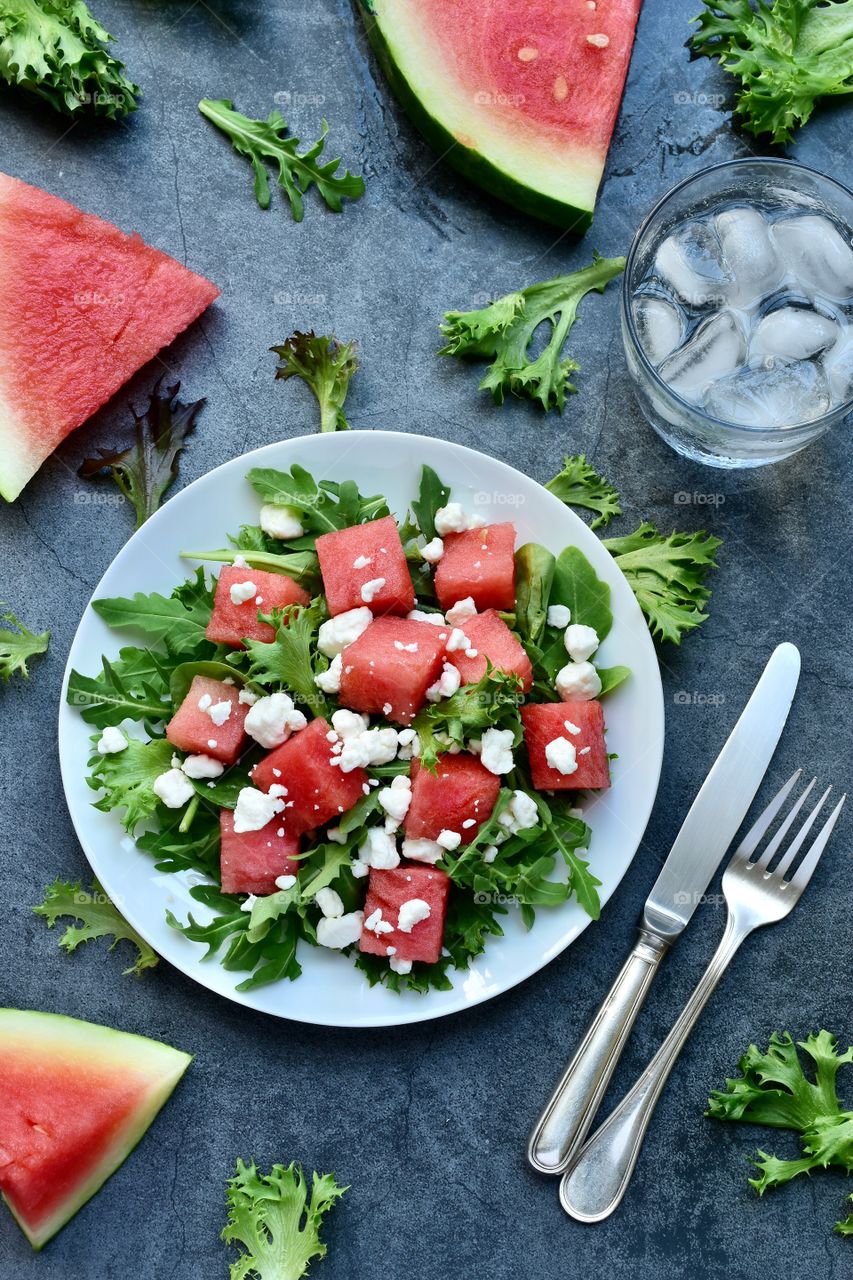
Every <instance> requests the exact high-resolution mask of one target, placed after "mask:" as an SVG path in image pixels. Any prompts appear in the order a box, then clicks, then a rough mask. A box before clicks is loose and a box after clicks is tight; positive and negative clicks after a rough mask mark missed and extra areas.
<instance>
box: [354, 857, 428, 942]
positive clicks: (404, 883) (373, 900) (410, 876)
mask: <svg viewBox="0 0 853 1280" xmlns="http://www.w3.org/2000/svg"><path fill="white" fill-rule="evenodd" d="M449 892H450V878H449V876H448V875H447V874H446V873H445V872H444V871H439V869H438V868H437V867H425V866H419V865H416V864H410V863H402V864H401V865H400V866H399V867H395V868H394V869H393V871H377V870H376V868H371V871H370V879H369V880H368V882H367V898H366V899H365V903H364V918H365V920H369V919H370V917H371V915H372V914H373V912H374V911H376V910H377V909H378V910H381V912H382V919H383V920H386V921H387V922H388V924H391V925H394V929H393V930H392V932H391V933H383V934H381V935H380V936H379V937H377V935H376V934H375V933H374V932H373V931H372V930H371V929H364V930H363V931H362V934H361V941H360V943H359V947H360V949H361V950H362V951H366V952H368V953H369V954H370V955H374V956H387V955H388V948H389V947H394V948H396V951H395V952H392V953H391V954H392V955H395V958H396V959H397V960H423V961H425V962H426V963H427V964H435V962H436V960H438V958H439V956H440V955H441V944H442V942H443V940H444V920H445V917H446V915H447V895H448V893H449ZM412 898H420V899H421V900H422V901H423V902H425V903H426V904H427V906H428V907H429V909H430V914H429V916H428V917H427V919H426V920H421V921H419V922H418V924H416V925H413V926H412V931H411V933H403V932H402V931H401V930H400V929H398V928H397V927H396V926H397V921H398V918H399V914H400V908H401V907H402V905H403V903H404V902H408V901H410V899H412Z"/></svg>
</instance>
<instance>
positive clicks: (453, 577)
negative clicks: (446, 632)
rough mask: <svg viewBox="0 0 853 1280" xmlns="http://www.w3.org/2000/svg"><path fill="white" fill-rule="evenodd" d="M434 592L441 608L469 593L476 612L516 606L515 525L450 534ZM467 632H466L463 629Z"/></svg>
mask: <svg viewBox="0 0 853 1280" xmlns="http://www.w3.org/2000/svg"><path fill="white" fill-rule="evenodd" d="M435 594H436V595H437V596H438V603H439V604H440V605H441V607H442V609H450V608H451V607H452V606H453V605H454V604H456V602H457V601H458V600H465V599H466V598H467V597H468V596H471V598H472V599H473V601H474V604H475V605H476V606H477V609H478V611H479V612H481V613H482V612H484V611H485V610H486V609H512V608H513V607H514V606H515V525H514V524H488V525H486V527H485V528H484V529H466V531H465V532H464V533H450V534H448V535H447V537H446V538H445V539H444V555H443V556H442V557H441V559H440V560H439V562H438V566H437V568H436V571H435ZM466 634H467V632H466Z"/></svg>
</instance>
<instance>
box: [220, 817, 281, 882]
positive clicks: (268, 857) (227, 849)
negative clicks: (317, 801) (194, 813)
mask: <svg viewBox="0 0 853 1280" xmlns="http://www.w3.org/2000/svg"><path fill="white" fill-rule="evenodd" d="M279 832H281V834H279ZM219 834H220V850H219V869H220V879H221V881H222V892H223V893H254V894H258V895H261V894H268V893H275V892H276V888H277V886H276V883H275V882H276V877H277V876H295V875H296V873H297V872H298V870H299V863H298V862H297V861H296V859H295V856H294V855H295V854H297V853H298V852H299V837H298V836H295V835H291V834H290V833H289V832H288V834H286V835H285V832H284V827H283V826H282V818H281V816H280V815H279V816H278V817H276V818H273V820H272V822H268V823H267V825H266V826H265V827H261V829H260V831H243V832H241V833H240V834H239V835H238V834H237V832H236V831H235V830H234V814H233V813H232V812H231V810H230V809H220V811H219Z"/></svg>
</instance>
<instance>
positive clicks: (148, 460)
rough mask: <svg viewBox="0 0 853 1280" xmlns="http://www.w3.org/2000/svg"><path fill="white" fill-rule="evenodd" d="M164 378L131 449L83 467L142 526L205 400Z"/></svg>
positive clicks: (138, 419)
mask: <svg viewBox="0 0 853 1280" xmlns="http://www.w3.org/2000/svg"><path fill="white" fill-rule="evenodd" d="M0 2H1V0H0ZM162 382H163V379H162V378H159V379H158V381H157V383H156V385H155V387H154V390H153V391H152V393H151V399H150V402H149V404H148V408H147V409H146V410H145V412H144V413H137V412H136V410H135V409H134V408H133V406H131V413H132V414H133V426H134V433H135V437H136V439H135V442H134V443H133V444H132V445H130V446H129V447H128V448H127V449H99V450H98V454H99V456H98V457H97V458H86V459H85V460H84V461H83V462H82V463H81V464H80V467H79V468H78V475H81V476H82V477H83V478H84V480H91V479H94V478H95V477H96V476H100V475H103V474H104V472H105V471H106V472H108V473H109V475H111V476H112V478H113V480H115V482H116V484H117V485H118V487H119V489H120V490H121V492H122V493H123V494H124V496H125V497H126V498H127V499H128V501H129V502H130V503H132V505H133V509H134V511H135V512H136V528H137V529H139V528H141V527H142V525H143V524H144V523H145V521H146V520H147V519H148V518H149V516H152V515H153V514H154V512H155V511H156V510H157V509H158V508H159V506H160V503H161V502H162V501H163V498H164V496H165V494H166V490H167V489H168V488H169V487H170V486H171V485H172V484H173V483H174V481H175V480H176V479H177V477H178V458H179V457H180V454H181V452H182V450H183V449H184V447H185V446H186V442H187V437H188V436H189V435H190V434H191V432H192V431H193V430H194V428H195V423H196V418H197V417H198V415H199V413H200V412H201V410H202V409H203V408H204V405H205V401H204V400H195V401H193V402H192V403H191V404H185V403H184V402H183V401H182V400H179V399H178V392H179V391H180V389H181V384H180V382H176V383H175V384H174V386H172V387H166V390H165V393H164V392H161V390H160V387H161V385H162Z"/></svg>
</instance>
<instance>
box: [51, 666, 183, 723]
mask: <svg viewBox="0 0 853 1280" xmlns="http://www.w3.org/2000/svg"><path fill="white" fill-rule="evenodd" d="M101 663H102V668H101V672H100V675H97V676H84V675H81V673H80V672H79V671H72V672H71V675H70V676H69V678H68V692H67V695H66V698H67V701H68V703H69V704H70V705H71V706H72V707H77V708H78V710H79V711H80V714H81V716H82V717H83V719H84V720H85V721H86V723H87V724H92V725H96V726H97V727H98V728H99V729H105V728H106V727H107V725H119V724H121V722H122V720H140V721H142V722H143V723H144V724H145V725H146V726H149V725H154V724H157V723H159V722H160V721H161V720H164V719H166V718H167V717H168V716H170V715H171V706H170V696H169V688H170V681H171V678H172V674H173V670H174V663H173V661H172V660H171V659H170V658H169V656H168V655H166V654H161V653H158V652H157V650H156V649H136V648H125V649H120V650H119V656H118V658H117V659H116V661H115V662H110V661H109V660H108V659H107V658H102V659H101Z"/></svg>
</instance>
